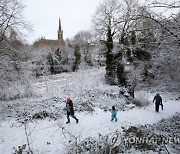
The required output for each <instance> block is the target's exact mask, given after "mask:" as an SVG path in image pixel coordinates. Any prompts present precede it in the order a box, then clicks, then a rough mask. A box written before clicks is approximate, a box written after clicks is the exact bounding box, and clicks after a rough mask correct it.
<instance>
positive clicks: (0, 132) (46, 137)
mask: <svg viewBox="0 0 180 154" xmlns="http://www.w3.org/2000/svg"><path fill="white" fill-rule="evenodd" d="M164 106H165V110H164V111H161V110H160V112H159V113H156V112H155V111H154V105H153V104H151V105H150V106H148V107H146V108H144V109H143V108H141V109H138V108H136V109H132V110H129V111H118V116H117V117H118V121H117V122H111V121H110V117H111V114H110V112H104V111H102V110H101V109H99V108H96V110H95V112H94V113H93V114H90V113H85V112H83V113H76V116H77V117H78V118H79V119H80V122H79V123H78V124H76V123H75V120H74V119H71V123H70V124H68V125H66V124H65V122H66V117H64V118H63V119H58V120H57V121H53V120H48V119H45V120H39V121H37V122H33V123H29V124H28V126H29V127H28V128H30V132H31V135H30V136H29V137H30V140H31V141H32V144H31V145H32V149H33V150H34V151H35V153H40V154H46V153H47V154H57V153H63V151H64V149H63V148H65V147H66V144H68V141H69V140H71V139H70V135H69V134H68V133H67V131H68V132H70V133H71V134H72V135H75V136H76V137H78V138H79V139H80V140H83V139H84V138H86V137H90V136H91V137H98V134H99V133H100V134H102V135H105V134H108V133H111V132H114V131H116V130H119V131H121V130H122V129H121V127H122V126H123V127H128V126H131V125H139V124H142V125H144V124H153V123H156V122H158V121H160V120H161V119H163V118H168V117H170V116H172V115H174V114H175V113H176V112H180V102H179V101H172V100H171V101H168V102H164ZM58 124H62V125H63V126H64V127H65V129H64V131H62V129H60V128H59V127H58ZM66 130H67V131H66ZM24 132H25V130H24V127H23V125H21V124H18V123H17V122H15V121H5V122H2V123H1V125H0V153H4V154H9V153H12V152H14V151H15V149H13V148H12V147H16V148H17V147H18V146H21V145H23V144H25V143H26V138H25V133H24ZM63 132H64V133H63ZM48 142H49V143H50V144H49V143H48Z"/></svg>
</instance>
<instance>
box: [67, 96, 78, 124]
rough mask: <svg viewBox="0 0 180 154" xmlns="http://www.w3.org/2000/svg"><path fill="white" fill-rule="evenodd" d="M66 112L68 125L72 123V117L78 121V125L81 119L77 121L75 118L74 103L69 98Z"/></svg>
mask: <svg viewBox="0 0 180 154" xmlns="http://www.w3.org/2000/svg"><path fill="white" fill-rule="evenodd" d="M66 110H67V120H68V121H67V122H66V124H68V123H70V116H71V117H72V118H74V119H75V120H76V123H78V122H79V119H77V118H76V117H75V116H74V107H73V102H72V100H71V98H69V97H68V98H67V102H66Z"/></svg>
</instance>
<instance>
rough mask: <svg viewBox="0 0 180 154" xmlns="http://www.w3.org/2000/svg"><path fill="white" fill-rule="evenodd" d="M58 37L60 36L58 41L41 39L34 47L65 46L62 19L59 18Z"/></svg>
mask: <svg viewBox="0 0 180 154" xmlns="http://www.w3.org/2000/svg"><path fill="white" fill-rule="evenodd" d="M57 36H58V39H57V40H49V39H45V37H41V38H40V39H39V40H37V41H35V42H34V44H33V45H34V46H35V47H43V46H51V47H59V46H62V45H63V44H64V40H63V29H62V27H61V20H60V18H59V29H58V31H57Z"/></svg>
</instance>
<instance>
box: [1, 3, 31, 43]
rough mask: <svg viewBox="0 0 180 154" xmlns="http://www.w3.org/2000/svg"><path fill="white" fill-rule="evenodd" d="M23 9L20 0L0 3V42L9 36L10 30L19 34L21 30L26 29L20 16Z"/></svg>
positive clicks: (26, 26)
mask: <svg viewBox="0 0 180 154" xmlns="http://www.w3.org/2000/svg"><path fill="white" fill-rule="evenodd" d="M23 9H24V6H23V5H22V3H21V1H20V0H1V1H0V42H2V41H3V40H4V39H5V38H6V37H8V36H9V35H10V30H11V29H16V31H19V32H20V31H21V30H22V28H28V25H27V24H26V23H25V21H24V19H23V16H22V11H23ZM20 29H21V30H20Z"/></svg>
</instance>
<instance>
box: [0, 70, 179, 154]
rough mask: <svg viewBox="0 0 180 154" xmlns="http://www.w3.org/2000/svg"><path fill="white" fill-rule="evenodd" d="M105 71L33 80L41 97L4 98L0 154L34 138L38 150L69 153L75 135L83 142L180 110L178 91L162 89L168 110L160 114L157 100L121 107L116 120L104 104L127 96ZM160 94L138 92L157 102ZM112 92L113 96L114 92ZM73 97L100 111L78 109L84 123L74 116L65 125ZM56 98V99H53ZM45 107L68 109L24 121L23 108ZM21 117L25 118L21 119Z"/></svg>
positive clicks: (0, 112) (45, 153)
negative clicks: (110, 83)
mask: <svg viewBox="0 0 180 154" xmlns="http://www.w3.org/2000/svg"><path fill="white" fill-rule="evenodd" d="M104 73H105V70H104V68H94V69H88V70H82V71H78V72H75V73H63V74H59V75H53V76H49V77H44V78H41V79H39V80H36V81H32V83H33V86H32V92H33V93H34V94H36V97H32V98H24V99H20V100H16V101H10V102H0V104H1V105H0V116H1V118H0V122H1V123H0V153H2V154H10V153H14V152H15V150H17V149H18V146H23V145H25V144H26V145H27V139H28V140H29V143H30V145H29V146H30V148H31V150H32V151H33V152H34V153H39V154H63V153H67V149H68V146H69V144H70V143H71V142H72V141H73V140H74V139H77V142H78V143H79V142H80V141H83V140H84V139H85V138H87V137H95V138H98V136H99V134H101V135H106V134H109V133H111V132H115V131H116V130H118V131H122V128H124V127H125V128H127V127H129V126H137V125H145V124H154V123H157V122H158V121H160V120H162V119H167V118H169V117H171V116H173V115H174V114H175V113H176V112H178V113H179V112H180V100H176V98H177V97H178V96H176V95H172V94H169V93H166V92H162V93H161V95H162V97H163V103H164V110H163V111H161V110H160V112H159V113H156V112H155V111H154V104H153V103H150V104H149V105H148V106H146V107H141V108H132V109H131V107H129V110H126V111H122V110H121V109H120V106H119V111H118V115H117V118H118V121H117V122H112V121H110V118H111V113H110V112H109V111H104V110H103V109H100V108H99V107H100V106H101V105H102V106H103V105H105V106H107V108H110V106H112V105H114V104H115V105H117V104H118V103H119V104H120V103H121V101H123V98H120V99H119V98H116V97H115V96H117V95H118V87H116V86H108V85H106V84H105V83H104ZM155 93H156V92H150V91H138V92H137V93H136V97H137V98H139V99H145V100H147V101H149V102H152V99H153V96H154V95H155ZM109 94H113V95H110V96H109ZM67 97H71V98H72V99H73V101H74V104H75V107H76V108H77V109H78V105H79V104H78V103H77V104H76V102H77V101H81V102H83V101H85V102H87V103H88V101H89V103H92V104H93V105H92V107H93V109H95V111H94V112H89V111H86V110H82V112H76V113H75V115H76V116H77V118H78V119H79V123H78V124H76V123H75V120H74V119H71V123H70V124H65V122H66V116H65V114H63V107H64V106H65V99H66V98H67ZM51 98H53V99H54V98H56V100H55V101H52V99H51ZM89 99H90V100H89ZM45 100H46V101H45ZM48 100H49V101H48ZM50 101H52V102H50ZM47 102H48V103H47ZM8 105H9V106H8ZM43 105H44V108H43ZM127 107H128V105H127ZM9 108H11V109H9ZM43 110H46V111H50V110H51V111H52V112H57V111H59V112H61V111H62V114H61V116H58V118H57V119H56V120H54V119H53V118H44V119H33V120H32V119H31V121H29V122H28V123H22V122H20V121H21V118H22V119H23V117H25V116H23V115H21V114H20V112H22V114H23V113H26V111H28V113H29V114H33V113H35V112H39V111H43ZM78 111H79V110H78ZM18 118H19V119H20V120H17V119H18ZM26 133H27V134H26ZM26 149H28V147H27V146H26Z"/></svg>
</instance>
